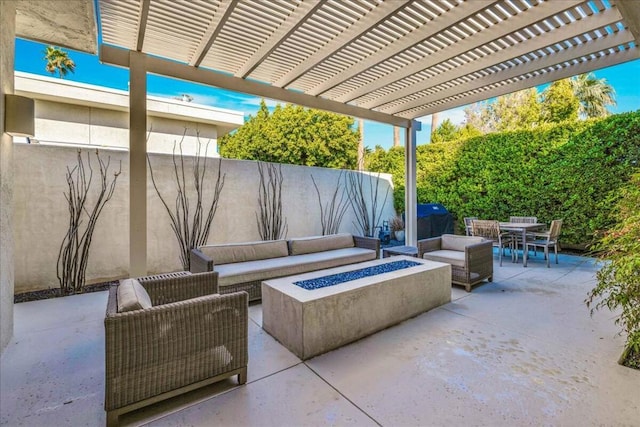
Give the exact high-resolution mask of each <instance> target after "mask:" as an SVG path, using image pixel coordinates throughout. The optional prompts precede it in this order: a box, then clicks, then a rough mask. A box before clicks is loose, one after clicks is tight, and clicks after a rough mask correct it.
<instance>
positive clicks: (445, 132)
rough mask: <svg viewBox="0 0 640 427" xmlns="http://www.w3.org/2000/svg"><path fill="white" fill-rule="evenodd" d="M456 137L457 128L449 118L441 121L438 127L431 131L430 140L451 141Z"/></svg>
mask: <svg viewBox="0 0 640 427" xmlns="http://www.w3.org/2000/svg"><path fill="white" fill-rule="evenodd" d="M457 137H458V128H457V127H456V125H454V124H453V122H452V121H451V120H449V119H446V120H445V121H443V122H442V124H441V125H440V126H438V128H437V129H436V130H435V131H433V132H432V133H431V142H445V141H453V140H454V139H457Z"/></svg>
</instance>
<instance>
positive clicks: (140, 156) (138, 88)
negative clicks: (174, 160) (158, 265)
mask: <svg viewBox="0 0 640 427" xmlns="http://www.w3.org/2000/svg"><path fill="white" fill-rule="evenodd" d="M146 274H147V70H146V55H145V54H143V53H140V52H135V51H130V52H129V275H130V276H131V277H140V276H144V275H146Z"/></svg>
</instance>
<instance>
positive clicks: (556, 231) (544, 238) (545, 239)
mask: <svg viewBox="0 0 640 427" xmlns="http://www.w3.org/2000/svg"><path fill="white" fill-rule="evenodd" d="M561 228H562V220H561V219H554V220H553V221H551V226H550V227H549V231H547V232H545V233H533V234H532V236H533V237H534V238H535V239H534V240H532V241H527V248H526V250H529V248H533V249H534V250H536V249H537V248H543V249H544V258H545V259H546V260H547V268H549V267H550V265H549V248H550V247H553V250H554V252H555V254H556V264H557V263H558V246H559V242H558V238H559V237H560V230H561Z"/></svg>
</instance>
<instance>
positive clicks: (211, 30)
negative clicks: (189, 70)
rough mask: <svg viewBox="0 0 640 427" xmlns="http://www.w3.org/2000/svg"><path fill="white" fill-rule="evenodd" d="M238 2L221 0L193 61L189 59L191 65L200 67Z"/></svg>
mask: <svg viewBox="0 0 640 427" xmlns="http://www.w3.org/2000/svg"><path fill="white" fill-rule="evenodd" d="M237 3H238V0H228V1H222V2H220V6H219V7H218V9H217V10H216V12H215V13H214V14H213V19H211V22H210V23H209V27H208V28H207V31H205V33H204V36H203V37H202V42H201V43H200V45H199V46H198V47H197V49H196V50H195V52H194V54H193V56H192V59H191V61H189V65H193V66H194V67H199V66H200V64H201V63H202V61H204V58H205V57H206V56H207V54H208V53H209V49H210V48H211V45H212V44H213V42H214V41H215V40H216V38H218V34H220V31H222V29H223V28H224V24H225V23H226V22H227V20H228V19H229V17H230V16H231V14H232V13H233V9H235V7H236V4H237Z"/></svg>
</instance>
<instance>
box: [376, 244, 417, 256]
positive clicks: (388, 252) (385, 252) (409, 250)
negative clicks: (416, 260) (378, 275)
mask: <svg viewBox="0 0 640 427" xmlns="http://www.w3.org/2000/svg"><path fill="white" fill-rule="evenodd" d="M393 255H407V256H412V257H417V256H418V248H416V247H415V246H391V247H388V248H384V249H382V258H389V257H390V256H393Z"/></svg>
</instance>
